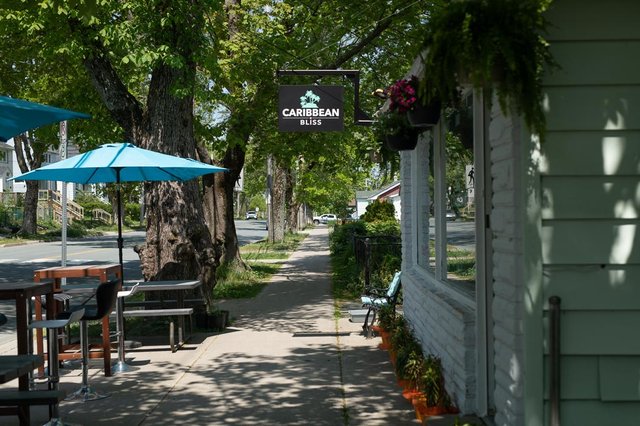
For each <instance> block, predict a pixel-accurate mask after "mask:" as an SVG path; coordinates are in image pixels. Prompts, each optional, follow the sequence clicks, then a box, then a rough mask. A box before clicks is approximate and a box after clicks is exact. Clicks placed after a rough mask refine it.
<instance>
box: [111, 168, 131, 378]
mask: <svg viewBox="0 0 640 426" xmlns="http://www.w3.org/2000/svg"><path fill="white" fill-rule="evenodd" d="M116 203H117V209H118V210H117V212H118V260H119V262H120V284H121V286H120V289H121V290H122V289H123V287H122V286H123V285H124V262H123V260H122V246H123V245H124V244H123V239H122V201H121V199H120V169H116ZM123 312H124V297H118V301H117V304H116V334H117V335H118V362H117V363H116V364H115V365H114V366H113V368H112V369H111V372H112V373H114V374H115V373H124V372H127V371H129V370H130V369H131V368H130V367H129V364H127V363H126V361H125V359H124V314H123Z"/></svg>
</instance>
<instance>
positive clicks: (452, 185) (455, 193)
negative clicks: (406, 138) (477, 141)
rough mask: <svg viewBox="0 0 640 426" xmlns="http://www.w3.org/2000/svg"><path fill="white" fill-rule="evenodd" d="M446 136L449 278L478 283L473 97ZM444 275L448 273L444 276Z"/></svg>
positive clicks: (455, 115)
mask: <svg viewBox="0 0 640 426" xmlns="http://www.w3.org/2000/svg"><path fill="white" fill-rule="evenodd" d="M449 121H450V126H449V131H448V132H447V134H446V144H445V151H446V157H447V159H446V172H445V176H446V177H445V179H446V185H445V186H446V200H444V201H445V203H446V204H445V205H446V207H445V212H444V213H445V218H446V220H445V223H446V235H447V237H446V239H447V246H446V251H445V253H446V257H447V261H446V267H447V272H446V277H447V280H449V281H458V282H463V283H474V282H475V277H476V265H475V260H476V255H475V254H476V253H475V252H476V235H475V169H474V158H473V97H472V95H471V94H469V95H468V96H466V97H465V98H464V99H463V102H462V105H461V107H459V108H458V109H457V110H455V111H454V112H452V114H451V115H450V120H449ZM443 275H444V274H443Z"/></svg>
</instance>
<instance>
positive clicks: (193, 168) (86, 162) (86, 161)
mask: <svg viewBox="0 0 640 426" xmlns="http://www.w3.org/2000/svg"><path fill="white" fill-rule="evenodd" d="M226 170H227V169H225V168H222V167H216V166H212V165H210V164H206V163H202V162H200V161H196V160H193V159H191V158H181V157H175V156H172V155H167V154H162V153H159V152H156V151H150V150H147V149H142V148H138V147H137V146H135V145H133V144H131V143H110V144H105V145H102V146H101V147H100V148H97V149H94V150H91V151H87V152H85V153H82V154H79V155H76V156H73V157H71V158H68V159H66V160H62V161H58V162H56V163H52V164H48V165H46V166H43V167H40V168H38V169H35V170H32V171H30V172H28V173H25V174H23V175H20V176H16V177H14V178H13V180H17V181H24V180H51V181H62V182H74V183H81V184H87V183H120V182H144V181H186V180H191V179H194V178H196V177H199V176H202V175H206V174H210V173H218V172H224V171H226ZM116 195H117V204H118V250H119V261H120V268H121V272H122V263H123V262H122V218H121V215H120V214H119V213H120V210H121V209H120V207H121V200H120V188H119V186H118V187H117V188H116Z"/></svg>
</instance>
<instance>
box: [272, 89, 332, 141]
mask: <svg viewBox="0 0 640 426" xmlns="http://www.w3.org/2000/svg"><path fill="white" fill-rule="evenodd" d="M343 95H344V87H342V86H313V85H310V86H280V102H279V104H278V123H279V129H280V131H281V132H341V131H342V130H343V129H344V114H343V100H342V99H343Z"/></svg>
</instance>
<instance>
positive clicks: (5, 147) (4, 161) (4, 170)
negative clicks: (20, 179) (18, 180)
mask: <svg viewBox="0 0 640 426" xmlns="http://www.w3.org/2000/svg"><path fill="white" fill-rule="evenodd" d="M13 155H14V153H13V147H12V146H11V145H9V144H7V143H4V142H0V192H11V191H12V185H11V182H10V181H7V179H9V178H10V177H11V176H13V169H12V165H13Z"/></svg>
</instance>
